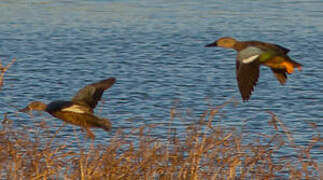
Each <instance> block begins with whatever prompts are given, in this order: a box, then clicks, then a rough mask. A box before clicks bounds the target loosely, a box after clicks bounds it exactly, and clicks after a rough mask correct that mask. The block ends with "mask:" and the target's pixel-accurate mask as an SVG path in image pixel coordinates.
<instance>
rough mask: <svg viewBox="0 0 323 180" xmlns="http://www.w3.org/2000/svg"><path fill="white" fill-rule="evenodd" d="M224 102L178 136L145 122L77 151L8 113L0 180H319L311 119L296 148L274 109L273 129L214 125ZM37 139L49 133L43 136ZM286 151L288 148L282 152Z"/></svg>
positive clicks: (0, 137)
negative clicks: (305, 138) (18, 124)
mask: <svg viewBox="0 0 323 180" xmlns="http://www.w3.org/2000/svg"><path fill="white" fill-rule="evenodd" d="M13 62H14V60H13V61H12V63H13ZM12 63H10V64H9V65H8V66H7V67H5V68H6V70H7V69H8V68H9V67H10V65H11V64H12ZM0 64H1V63H0ZM0 67H2V66H0ZM3 69H4V68H1V75H2V72H3V74H4V72H5V71H2V70H3ZM1 77H3V75H2V76H1ZM1 82H2V78H1ZM0 85H1V84H0ZM225 105H226V104H223V105H221V106H218V107H214V108H209V109H208V110H206V111H205V112H204V113H203V115H202V116H201V117H200V118H199V121H198V123H196V124H193V125H187V126H186V130H185V132H184V134H181V135H177V134H176V133H173V132H174V128H169V132H168V135H167V138H159V137H155V136H152V135H150V132H152V131H154V129H155V128H158V125H145V126H142V127H139V128H133V129H132V131H131V133H124V132H123V131H122V130H117V131H116V133H115V134H114V135H113V136H112V137H111V138H110V140H109V142H107V143H106V144H94V142H93V141H91V144H90V145H89V147H82V145H81V144H82V142H81V140H79V147H77V148H78V149H77V150H75V148H73V147H71V145H69V144H66V143H65V142H64V141H63V142H62V141H61V140H60V141H59V140H58V138H57V135H58V134H59V133H60V131H61V128H59V129H58V130H57V131H53V130H52V129H50V127H49V126H47V124H46V122H45V121H42V122H39V127H33V129H34V131H29V130H28V128H27V127H22V128H19V129H17V128H15V127H14V125H13V122H12V120H10V117H8V115H7V114H6V113H5V114H3V120H2V125H1V128H0V179H35V180H36V179H82V180H83V179H113V180H115V179H129V180H130V179H165V180H166V179H167V180H169V179H185V180H186V179H192V180H199V179H320V178H322V175H323V174H322V164H318V162H317V161H316V160H314V159H313V158H312V157H311V150H312V149H313V147H314V146H316V149H317V148H318V147H319V148H320V149H321V150H323V147H322V142H323V139H322V137H321V134H320V132H319V130H318V128H317V125H316V124H315V123H311V124H310V125H311V126H312V128H313V132H316V135H314V136H313V137H312V139H311V140H310V141H309V142H308V144H307V145H306V146H304V145H298V144H297V143H295V141H294V139H293V134H292V132H290V131H289V130H288V128H287V126H286V125H285V124H284V123H283V121H282V120H280V119H279V118H278V117H277V116H276V115H275V114H274V113H273V112H267V113H268V114H269V115H270V116H271V118H270V119H269V124H270V125H271V127H272V129H273V131H272V132H274V133H272V134H254V133H248V132H244V131H243V130H242V128H243V127H237V128H227V127H223V126H221V125H218V124H217V125H215V123H214V122H215V120H214V119H215V118H216V117H217V116H219V111H220V110H221V109H222V108H223V107H224V106H225ZM167 118H169V119H170V120H169V124H171V122H173V120H174V119H175V118H178V114H177V109H176V107H174V108H171V109H170V117H167ZM26 121H27V120H26ZM169 127H170V126H169ZM130 136H131V138H129V137H130ZM41 137H49V138H47V140H46V141H44V139H42V138H41ZM129 139H135V141H133V140H129ZM88 141H90V140H88ZM64 143H65V144H64ZM286 148H288V149H289V151H288V154H287V155H284V154H283V153H282V152H283V151H284V150H283V149H286ZM291 154H292V155H291ZM320 173H321V174H320Z"/></svg>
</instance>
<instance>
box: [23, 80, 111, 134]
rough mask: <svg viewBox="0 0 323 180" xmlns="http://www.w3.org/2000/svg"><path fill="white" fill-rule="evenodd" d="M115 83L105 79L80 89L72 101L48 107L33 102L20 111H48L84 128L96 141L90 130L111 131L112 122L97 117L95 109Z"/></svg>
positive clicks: (57, 102) (56, 103)
mask: <svg viewBox="0 0 323 180" xmlns="http://www.w3.org/2000/svg"><path fill="white" fill-rule="evenodd" d="M115 82H116V79H115V78H114V77H111V78H108V79H104V80H102V81H99V82H96V83H93V84H89V85H87V86H85V87H84V88H82V89H80V90H79V91H78V92H77V93H76V95H75V96H74V97H73V98H72V100H71V101H65V100H58V101H53V102H51V103H49V104H47V105H46V104H45V103H43V102H40V101H33V102H31V103H30V104H29V105H28V106H26V107H25V108H23V109H20V110H19V111H20V112H29V111H33V110H36V111H46V112H47V113H49V114H51V115H52V116H54V117H56V118H58V119H61V120H63V121H65V122H67V123H70V124H74V125H77V126H80V127H82V128H84V129H85V130H86V132H87V135H88V136H89V137H90V138H92V139H94V138H95V135H94V134H93V133H92V131H91V130H90V129H89V128H102V129H104V130H105V131H109V130H110V129H111V123H110V121H109V120H108V119H105V118H101V117H98V116H95V115H94V112H93V109H94V108H95V107H96V105H97V104H98V101H99V100H101V97H102V94H103V93H104V91H105V90H106V89H108V88H110V87H111V86H112V85H113V84H114V83H115Z"/></svg>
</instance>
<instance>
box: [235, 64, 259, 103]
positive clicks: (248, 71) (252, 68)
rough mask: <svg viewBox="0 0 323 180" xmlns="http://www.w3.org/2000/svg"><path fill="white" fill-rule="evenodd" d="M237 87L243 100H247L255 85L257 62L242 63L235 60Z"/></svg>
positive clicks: (257, 72) (257, 70)
mask: <svg viewBox="0 0 323 180" xmlns="http://www.w3.org/2000/svg"><path fill="white" fill-rule="evenodd" d="M236 63H237V65H236V67H237V71H236V73H237V81H238V87H239V91H240V94H241V97H242V99H243V101H247V100H249V98H250V96H251V94H252V92H253V90H254V86H256V84H257V81H258V77H259V64H258V63H257V62H252V63H249V64H244V63H241V62H239V61H238V60H237V61H236Z"/></svg>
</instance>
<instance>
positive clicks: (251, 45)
mask: <svg viewBox="0 0 323 180" xmlns="http://www.w3.org/2000/svg"><path fill="white" fill-rule="evenodd" d="M213 46H217V47H222V48H231V49H234V50H236V51H237V52H238V55H237V59H236V76H237V82H238V87H239V90H240V94H241V96H242V99H243V101H247V100H249V98H250V96H251V94H252V91H253V90H254V86H255V85H256V83H257V81H258V77H259V67H260V65H264V66H268V67H270V68H271V70H272V72H273V73H274V75H275V77H276V78H277V80H278V81H279V82H280V84H281V85H284V84H285V83H286V80H287V74H292V73H293V72H294V68H298V70H301V68H302V65H301V64H299V63H297V62H295V61H293V60H292V59H291V58H290V57H289V56H288V55H287V53H288V52H289V49H287V48H285V47H282V46H280V45H277V44H271V43H266V42H261V41H237V40H235V39H233V38H231V37H222V38H220V39H218V40H216V41H215V42H213V43H210V44H207V45H206V46H205V47H213Z"/></svg>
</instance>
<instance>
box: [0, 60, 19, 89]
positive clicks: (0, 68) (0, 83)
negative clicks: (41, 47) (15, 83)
mask: <svg viewBox="0 0 323 180" xmlns="http://www.w3.org/2000/svg"><path fill="white" fill-rule="evenodd" d="M15 61H16V59H12V60H11V62H10V63H9V64H8V65H7V66H3V65H2V63H1V61H0V90H1V88H2V86H3V77H4V73H5V72H6V71H7V70H8V69H9V68H10V66H11V65H12V64H13V63H14V62H15Z"/></svg>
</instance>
